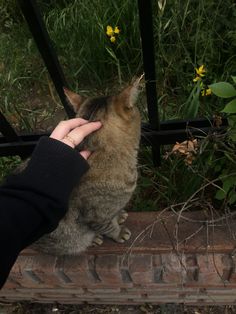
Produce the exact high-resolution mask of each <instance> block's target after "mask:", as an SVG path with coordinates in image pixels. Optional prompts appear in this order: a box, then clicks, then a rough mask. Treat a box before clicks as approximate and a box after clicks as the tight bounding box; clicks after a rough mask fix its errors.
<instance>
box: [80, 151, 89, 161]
mask: <svg viewBox="0 0 236 314" xmlns="http://www.w3.org/2000/svg"><path fill="white" fill-rule="evenodd" d="M79 153H80V155H81V156H82V157H83V158H84V159H85V160H87V159H88V158H89V156H90V155H91V152H90V151H88V150H83V151H81V152H79Z"/></svg>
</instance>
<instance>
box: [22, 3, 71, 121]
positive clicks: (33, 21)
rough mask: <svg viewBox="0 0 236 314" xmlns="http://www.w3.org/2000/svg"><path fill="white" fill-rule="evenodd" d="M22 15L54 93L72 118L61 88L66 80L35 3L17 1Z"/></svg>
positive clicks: (64, 85) (65, 85)
mask: <svg viewBox="0 0 236 314" xmlns="http://www.w3.org/2000/svg"><path fill="white" fill-rule="evenodd" d="M18 1H19V4H20V7H21V10H22V12H23V15H24V17H25V19H26V21H27V23H28V25H29V29H30V31H31V33H32V35H33V37H34V40H35V42H36V44H37V47H38V49H39V51H40V53H41V56H42V58H43V60H44V63H45V65H46V67H47V69H48V72H49V74H50V76H51V78H52V81H53V83H54V86H55V88H56V91H57V93H58V95H59V97H60V100H61V102H62V104H63V106H64V108H65V111H66V113H67V115H68V117H69V118H73V117H74V112H73V110H72V108H71V107H70V106H69V105H68V102H67V99H66V96H65V94H64V91H63V87H67V83H66V79H65V76H64V74H63V71H62V69H61V67H60V63H59V61H58V58H57V55H56V53H55V51H54V49H53V47H52V43H51V40H50V37H49V35H48V32H47V29H46V27H45V24H44V22H43V19H42V16H41V14H40V10H39V7H38V5H37V1H35V0H18Z"/></svg>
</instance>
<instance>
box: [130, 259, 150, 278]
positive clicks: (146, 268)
mask: <svg viewBox="0 0 236 314" xmlns="http://www.w3.org/2000/svg"><path fill="white" fill-rule="evenodd" d="M129 271H130V276H131V278H132V280H133V282H134V283H135V284H148V283H153V282H154V270H153V266H152V255H149V254H136V255H131V257H130V259H129Z"/></svg>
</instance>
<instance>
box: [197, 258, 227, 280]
mask: <svg viewBox="0 0 236 314" xmlns="http://www.w3.org/2000/svg"><path fill="white" fill-rule="evenodd" d="M197 261H198V266H199V282H200V283H201V282H206V283H208V285H210V284H219V283H224V282H225V281H227V280H228V279H229V275H230V273H231V269H232V262H231V260H230V258H229V257H228V256H227V255H225V254H210V253H209V254H206V255H202V254H199V255H198V257H197Z"/></svg>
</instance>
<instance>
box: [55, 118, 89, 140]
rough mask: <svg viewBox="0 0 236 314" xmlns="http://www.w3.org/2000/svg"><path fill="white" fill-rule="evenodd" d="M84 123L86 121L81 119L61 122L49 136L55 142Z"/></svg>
mask: <svg viewBox="0 0 236 314" xmlns="http://www.w3.org/2000/svg"><path fill="white" fill-rule="evenodd" d="M85 123H88V121H87V120H84V119H81V118H75V119H70V120H66V121H61V122H60V123H59V124H58V125H57V126H56V128H55V129H54V131H53V132H52V134H51V135H50V137H51V138H55V139H56V140H61V139H63V138H64V137H65V136H66V135H67V134H68V133H69V132H70V131H71V130H72V129H74V128H76V127H79V126H81V125H83V124H85Z"/></svg>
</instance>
